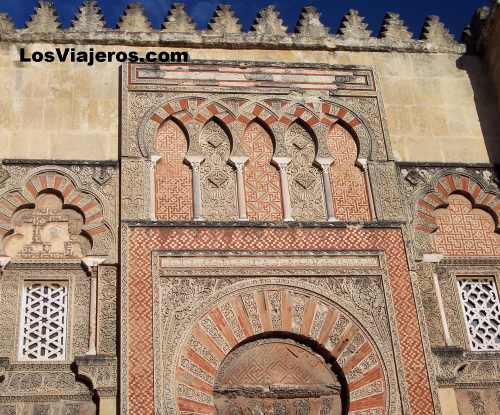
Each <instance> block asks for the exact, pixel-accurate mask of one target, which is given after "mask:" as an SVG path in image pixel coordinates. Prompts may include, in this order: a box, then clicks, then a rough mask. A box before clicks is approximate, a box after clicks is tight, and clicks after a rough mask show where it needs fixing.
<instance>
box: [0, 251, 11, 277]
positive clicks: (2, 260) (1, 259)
mask: <svg viewBox="0 0 500 415" xmlns="http://www.w3.org/2000/svg"><path fill="white" fill-rule="evenodd" d="M11 259H12V258H11V257H10V256H5V255H2V256H0V275H2V274H3V272H4V270H5V267H6V266H7V265H9V262H10V260H11Z"/></svg>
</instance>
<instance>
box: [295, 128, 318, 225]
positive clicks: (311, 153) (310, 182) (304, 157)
mask: <svg viewBox="0 0 500 415" xmlns="http://www.w3.org/2000/svg"><path fill="white" fill-rule="evenodd" d="M286 145H287V150H288V154H289V157H290V158H291V161H290V163H289V165H288V169H287V172H288V176H289V188H290V199H291V204H292V216H293V217H294V219H295V220H304V221H308V220H309V221H314V220H317V221H322V220H325V219H326V208H325V196H324V192H323V178H322V174H321V171H320V170H319V168H318V167H317V166H315V165H314V160H315V157H316V143H315V142H314V139H313V137H312V136H311V134H310V133H309V132H308V131H307V130H306V129H305V128H304V127H303V126H302V125H301V124H299V123H293V124H292V125H291V126H290V128H289V129H288V131H287V134H286Z"/></svg>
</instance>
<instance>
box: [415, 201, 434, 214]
mask: <svg viewBox="0 0 500 415" xmlns="http://www.w3.org/2000/svg"><path fill="white" fill-rule="evenodd" d="M417 206H419V207H421V208H422V209H424V210H427V211H429V212H432V211H433V210H434V206H432V205H430V204H429V203H427V202H426V201H425V200H423V199H419V200H417Z"/></svg>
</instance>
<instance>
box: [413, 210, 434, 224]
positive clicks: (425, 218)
mask: <svg viewBox="0 0 500 415" xmlns="http://www.w3.org/2000/svg"><path fill="white" fill-rule="evenodd" d="M416 215H417V216H418V217H419V218H420V219H422V220H423V221H424V222H427V223H430V224H432V225H436V218H435V217H434V216H432V215H428V214H426V213H424V212H417V213H416Z"/></svg>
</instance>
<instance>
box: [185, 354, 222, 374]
mask: <svg viewBox="0 0 500 415" xmlns="http://www.w3.org/2000/svg"><path fill="white" fill-rule="evenodd" d="M186 357H187V358H188V359H189V360H191V361H192V362H193V363H195V364H196V366H198V367H200V368H201V369H202V370H203V371H204V372H206V373H208V374H209V375H211V376H215V374H216V373H217V369H216V368H215V367H213V366H212V365H211V364H210V363H208V362H207V361H206V360H205V359H203V357H201V356H200V355H199V354H198V353H196V352H195V351H194V350H193V349H188V350H187V351H186Z"/></svg>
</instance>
